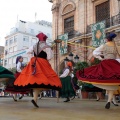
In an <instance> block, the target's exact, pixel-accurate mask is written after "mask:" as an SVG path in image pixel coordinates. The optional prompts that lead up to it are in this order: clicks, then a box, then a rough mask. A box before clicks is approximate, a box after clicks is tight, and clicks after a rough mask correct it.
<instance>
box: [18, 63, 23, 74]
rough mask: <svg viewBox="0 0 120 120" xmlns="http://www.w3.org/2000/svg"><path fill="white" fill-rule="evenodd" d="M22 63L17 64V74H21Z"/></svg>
mask: <svg viewBox="0 0 120 120" xmlns="http://www.w3.org/2000/svg"><path fill="white" fill-rule="evenodd" d="M21 71H22V70H21V62H18V63H17V72H21Z"/></svg>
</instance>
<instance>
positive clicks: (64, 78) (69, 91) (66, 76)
mask: <svg viewBox="0 0 120 120" xmlns="http://www.w3.org/2000/svg"><path fill="white" fill-rule="evenodd" d="M71 70H72V63H71V62H67V63H66V65H65V69H64V70H63V74H62V75H60V80H61V82H62V89H61V90H60V96H61V97H63V98H66V100H65V101H64V102H69V101H70V97H73V96H75V91H74V89H73V87H72V82H71V79H72V78H71V76H70V73H71Z"/></svg>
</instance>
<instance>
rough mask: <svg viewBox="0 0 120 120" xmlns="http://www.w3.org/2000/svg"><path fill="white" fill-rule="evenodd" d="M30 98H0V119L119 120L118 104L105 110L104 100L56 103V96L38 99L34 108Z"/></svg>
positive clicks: (61, 101)
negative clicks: (36, 106) (15, 100)
mask: <svg viewBox="0 0 120 120" xmlns="http://www.w3.org/2000/svg"><path fill="white" fill-rule="evenodd" d="M31 99H32V98H31V97H24V98H23V99H22V100H20V101H18V102H14V101H13V99H12V98H0V120H120V106H118V107H116V106H114V105H112V104H111V109H109V110H106V109H105V108H104V106H105V104H106V102H105V100H101V101H99V102H97V101H95V100H80V99H78V98H75V99H74V100H72V101H71V102H69V103H64V102H63V99H60V100H59V103H57V102H56V98H42V99H39V100H38V105H39V108H35V107H34V106H33V105H32V104H31V102H30V100H31ZM119 105H120V104H119Z"/></svg>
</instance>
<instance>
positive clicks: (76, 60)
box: [74, 55, 79, 63]
mask: <svg viewBox="0 0 120 120" xmlns="http://www.w3.org/2000/svg"><path fill="white" fill-rule="evenodd" d="M74 61H75V63H78V61H79V57H78V55H76V56H75V57H74Z"/></svg>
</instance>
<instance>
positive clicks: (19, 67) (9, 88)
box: [5, 56, 30, 101]
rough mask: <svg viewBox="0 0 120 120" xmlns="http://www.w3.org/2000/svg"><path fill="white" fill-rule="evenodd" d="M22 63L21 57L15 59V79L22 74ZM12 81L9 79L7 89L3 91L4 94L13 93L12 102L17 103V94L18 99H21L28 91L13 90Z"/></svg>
mask: <svg viewBox="0 0 120 120" xmlns="http://www.w3.org/2000/svg"><path fill="white" fill-rule="evenodd" d="M22 62H23V57H22V56H18V57H17V58H16V74H15V78H16V79H17V78H18V76H19V75H20V73H21V72H22V70H23V68H24V66H23V64H22ZM14 81H15V80H14V79H11V80H10V81H9V82H8V84H7V87H6V89H5V92H11V93H13V100H14V101H17V94H19V99H22V98H23V94H27V93H28V92H29V91H30V90H28V89H24V88H23V89H15V88H14Z"/></svg>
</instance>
